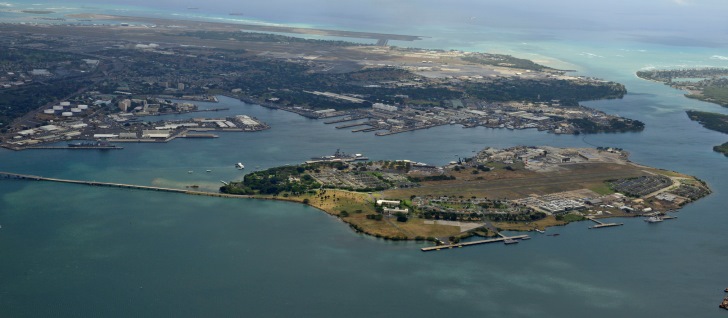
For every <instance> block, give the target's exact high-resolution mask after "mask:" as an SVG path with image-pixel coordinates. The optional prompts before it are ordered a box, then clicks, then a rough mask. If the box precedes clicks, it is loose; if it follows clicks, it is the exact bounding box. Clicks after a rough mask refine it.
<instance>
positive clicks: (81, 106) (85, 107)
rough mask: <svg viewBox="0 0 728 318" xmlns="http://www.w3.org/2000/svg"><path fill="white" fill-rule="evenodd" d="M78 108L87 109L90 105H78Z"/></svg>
mask: <svg viewBox="0 0 728 318" xmlns="http://www.w3.org/2000/svg"><path fill="white" fill-rule="evenodd" d="M78 109H80V110H86V109H88V105H78Z"/></svg>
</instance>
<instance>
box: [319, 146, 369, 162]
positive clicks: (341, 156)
mask: <svg viewBox="0 0 728 318" xmlns="http://www.w3.org/2000/svg"><path fill="white" fill-rule="evenodd" d="M366 160H369V158H367V157H364V156H363V155H362V154H360V153H357V154H353V155H349V154H346V153H344V152H343V151H341V149H336V152H334V154H333V155H331V156H323V157H312V158H311V160H309V161H306V163H314V162H325V161H344V162H348V161H366Z"/></svg>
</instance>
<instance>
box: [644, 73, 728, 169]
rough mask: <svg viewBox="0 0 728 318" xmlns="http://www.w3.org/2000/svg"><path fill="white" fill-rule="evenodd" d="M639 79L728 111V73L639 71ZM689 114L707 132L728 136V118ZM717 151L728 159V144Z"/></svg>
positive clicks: (696, 113) (714, 148)
mask: <svg viewBox="0 0 728 318" xmlns="http://www.w3.org/2000/svg"><path fill="white" fill-rule="evenodd" d="M637 76H638V77H639V78H642V79H646V80H651V81H657V82H660V83H664V84H665V85H669V86H671V87H673V88H675V89H680V90H683V91H686V93H685V97H688V98H694V99H698V100H702V101H705V102H709V103H714V104H718V105H720V106H723V107H728V69H725V68H688V69H678V70H650V71H639V72H637ZM687 114H688V117H690V119H691V120H694V121H698V122H700V124H701V125H703V127H705V128H708V129H710V130H714V131H719V132H722V133H724V134H728V116H726V115H722V114H718V113H711V112H701V111H695V110H689V111H687ZM713 150H714V151H716V152H720V153H722V154H724V155H726V156H728V142H726V143H724V144H722V145H718V146H715V147H713Z"/></svg>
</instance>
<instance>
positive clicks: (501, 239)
mask: <svg viewBox="0 0 728 318" xmlns="http://www.w3.org/2000/svg"><path fill="white" fill-rule="evenodd" d="M526 237H528V235H516V236H501V237H498V238H493V239H487V240H480V241H472V242H465V243H457V244H447V245H437V246H429V247H423V248H421V250H422V251H423V252H430V251H439V250H444V249H449V248H457V247H465V246H473V245H480V244H489V243H496V242H506V241H515V240H522V239H524V238H526Z"/></svg>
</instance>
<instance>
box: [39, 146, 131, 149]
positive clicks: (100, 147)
mask: <svg viewBox="0 0 728 318" xmlns="http://www.w3.org/2000/svg"><path fill="white" fill-rule="evenodd" d="M25 149H70V150H112V149H124V147H119V146H89V147H69V146H37V147H28V148H25Z"/></svg>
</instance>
